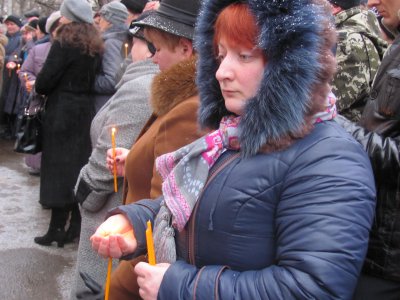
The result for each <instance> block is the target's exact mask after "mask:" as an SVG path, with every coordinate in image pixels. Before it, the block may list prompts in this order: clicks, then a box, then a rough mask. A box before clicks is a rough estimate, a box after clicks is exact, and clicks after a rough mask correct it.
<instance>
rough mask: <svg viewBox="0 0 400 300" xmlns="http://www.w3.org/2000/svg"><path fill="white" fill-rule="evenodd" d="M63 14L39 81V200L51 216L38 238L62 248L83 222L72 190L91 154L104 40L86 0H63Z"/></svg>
mask: <svg viewBox="0 0 400 300" xmlns="http://www.w3.org/2000/svg"><path fill="white" fill-rule="evenodd" d="M60 13H61V18H60V19H59V22H60V24H61V25H60V26H59V28H58V29H57V33H56V36H55V39H54V41H53V43H52V45H51V47H50V50H49V53H48V55H47V58H46V61H45V63H44V65H43V67H42V69H41V71H40V72H39V74H38V75H37V77H36V81H35V89H36V92H38V93H40V94H43V95H47V102H46V110H45V113H44V116H43V133H42V134H43V137H42V138H43V140H42V161H41V169H40V172H41V174H40V200H39V202H40V204H42V205H43V206H46V207H48V208H50V209H51V219H50V224H49V229H48V231H47V233H46V234H45V235H43V236H38V237H35V239H34V241H35V243H37V244H39V245H43V246H50V245H51V244H52V242H54V241H55V242H56V243H57V246H58V247H63V246H64V243H65V242H70V241H71V239H70V238H66V237H69V236H71V235H75V236H76V234H77V233H76V232H74V231H75V228H76V225H78V226H80V214H79V208H78V204H77V203H76V199H75V197H74V193H73V188H74V186H75V183H76V180H77V178H78V175H79V171H80V169H81V168H82V167H83V166H84V165H85V164H86V163H87V160H88V158H89V156H90V153H91V143H90V135H89V131H90V123H91V121H92V118H93V116H94V105H93V101H94V99H93V94H92V91H93V86H94V80H95V76H96V73H97V71H98V69H99V68H100V63H101V53H102V51H103V41H102V39H101V37H100V35H99V33H98V31H97V29H96V28H95V27H94V25H93V16H92V9H91V7H90V5H89V3H88V2H86V1H85V0H64V1H63V3H62V4H61V7H60ZM70 213H71V220H70V225H69V228H70V229H68V231H67V232H68V235H66V232H65V226H66V223H67V220H68V218H69V217H70ZM78 229H79V227H78ZM78 234H79V231H78Z"/></svg>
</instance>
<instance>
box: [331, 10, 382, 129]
mask: <svg viewBox="0 0 400 300" xmlns="http://www.w3.org/2000/svg"><path fill="white" fill-rule="evenodd" d="M369 14H372V15H373V13H372V12H369V11H367V10H363V9H361V7H353V8H350V9H347V10H344V11H342V12H340V13H338V14H337V15H336V16H335V23H336V28H337V32H338V42H337V49H336V61H337V65H338V68H337V72H336V75H335V77H334V78H333V82H332V91H333V92H334V94H335V95H336V97H337V99H338V101H337V107H338V111H339V112H340V113H341V114H343V115H344V116H346V117H347V118H349V119H351V120H352V121H354V122H356V121H358V120H359V119H360V117H361V113H362V110H363V109H364V106H365V103H366V101H367V97H368V94H369V92H370V87H371V85H372V80H373V79H374V77H375V74H376V71H377V70H378V67H379V65H380V62H381V59H382V57H383V53H384V52H385V50H386V47H387V44H386V42H385V41H384V40H383V39H382V38H381V37H380V32H379V24H378V21H377V19H376V17H375V16H374V15H373V18H368V17H369ZM373 21H374V22H373ZM377 32H378V33H377Z"/></svg>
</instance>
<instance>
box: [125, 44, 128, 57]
mask: <svg viewBox="0 0 400 300" xmlns="http://www.w3.org/2000/svg"><path fill="white" fill-rule="evenodd" d="M127 57H128V43H125V58H127Z"/></svg>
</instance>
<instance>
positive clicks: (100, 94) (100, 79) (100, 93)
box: [94, 24, 128, 112]
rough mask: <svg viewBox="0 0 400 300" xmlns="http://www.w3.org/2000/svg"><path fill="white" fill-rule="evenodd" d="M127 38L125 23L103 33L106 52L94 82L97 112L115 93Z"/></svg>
mask: <svg viewBox="0 0 400 300" xmlns="http://www.w3.org/2000/svg"><path fill="white" fill-rule="evenodd" d="M127 38H128V29H127V28H126V25H125V24H121V25H113V26H112V27H110V28H109V29H107V30H106V31H105V32H104V33H103V39H104V53H103V57H102V62H101V70H100V73H99V74H97V76H96V81H95V84H94V91H95V92H96V98H95V107H96V112H97V111H99V109H100V108H101V107H102V106H103V105H104V103H106V102H107V100H108V99H110V98H111V96H112V95H113V94H114V93H115V85H116V84H117V79H116V74H117V73H118V71H119V68H120V67H121V63H122V61H123V59H124V57H123V51H122V48H123V46H124V43H125V42H126V40H127Z"/></svg>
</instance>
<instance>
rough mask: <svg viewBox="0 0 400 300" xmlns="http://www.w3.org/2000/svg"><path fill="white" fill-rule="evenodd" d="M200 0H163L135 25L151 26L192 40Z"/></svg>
mask: <svg viewBox="0 0 400 300" xmlns="http://www.w3.org/2000/svg"><path fill="white" fill-rule="evenodd" d="M199 9H200V0H184V1H183V0H163V1H161V2H160V7H159V8H158V9H157V10H156V11H155V13H154V14H151V15H150V16H148V17H147V18H145V19H144V20H143V21H138V22H135V25H139V26H149V27H153V28H156V29H159V30H162V31H165V32H168V33H171V34H173V35H177V36H181V37H185V38H188V39H190V40H193V35H194V26H195V23H196V18H197V15H198V13H199Z"/></svg>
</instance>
